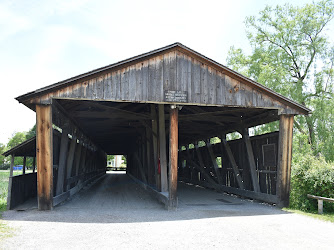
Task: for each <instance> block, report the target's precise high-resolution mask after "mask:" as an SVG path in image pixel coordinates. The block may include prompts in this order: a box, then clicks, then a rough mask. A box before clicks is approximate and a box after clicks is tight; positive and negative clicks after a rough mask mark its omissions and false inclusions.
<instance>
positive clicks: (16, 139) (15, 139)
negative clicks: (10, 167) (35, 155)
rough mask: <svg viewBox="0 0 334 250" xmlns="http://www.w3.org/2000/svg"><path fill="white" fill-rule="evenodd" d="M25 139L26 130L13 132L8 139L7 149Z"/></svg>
mask: <svg viewBox="0 0 334 250" xmlns="http://www.w3.org/2000/svg"><path fill="white" fill-rule="evenodd" d="M25 140H26V132H16V133H14V134H13V136H12V138H10V139H9V142H8V143H7V147H8V148H9V149H11V148H13V147H15V146H17V145H19V144H20V143H22V142H24V141H25Z"/></svg>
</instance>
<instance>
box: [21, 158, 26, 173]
mask: <svg viewBox="0 0 334 250" xmlns="http://www.w3.org/2000/svg"><path fill="white" fill-rule="evenodd" d="M26 164H27V157H26V156H24V157H23V167H22V174H23V175H25V174H26Z"/></svg>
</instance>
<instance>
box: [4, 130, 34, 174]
mask: <svg viewBox="0 0 334 250" xmlns="http://www.w3.org/2000/svg"><path fill="white" fill-rule="evenodd" d="M35 135H36V125H34V126H33V127H32V128H31V129H30V130H29V131H27V132H15V133H13V135H12V137H11V138H10V139H9V141H8V143H7V144H6V145H5V144H3V143H0V170H6V169H9V166H10V156H8V157H4V156H3V155H2V153H4V152H6V151H8V150H10V149H11V148H13V147H15V146H17V145H19V144H20V143H22V142H24V141H26V140H28V139H30V138H32V137H34V136H35ZM22 164H23V157H15V161H14V165H22ZM26 165H27V166H32V159H31V158H27V162H26Z"/></svg>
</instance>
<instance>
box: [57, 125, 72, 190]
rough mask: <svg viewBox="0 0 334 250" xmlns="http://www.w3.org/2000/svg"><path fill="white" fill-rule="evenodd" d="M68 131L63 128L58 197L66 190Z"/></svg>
mask: <svg viewBox="0 0 334 250" xmlns="http://www.w3.org/2000/svg"><path fill="white" fill-rule="evenodd" d="M68 141H69V139H68V131H67V130H66V129H64V128H63V131H62V134H61V139H60V152H59V162H58V178H57V187H56V195H60V194H62V193H63V190H64V180H65V172H66V160H67V153H68Z"/></svg>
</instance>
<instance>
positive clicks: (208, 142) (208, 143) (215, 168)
mask: <svg viewBox="0 0 334 250" xmlns="http://www.w3.org/2000/svg"><path fill="white" fill-rule="evenodd" d="M206 148H207V149H208V151H209V155H210V159H211V162H212V165H213V168H214V170H215V173H216V176H217V179H218V183H219V185H222V184H223V181H222V176H221V174H220V170H219V167H218V164H217V160H216V157H215V155H214V153H213V150H212V145H211V143H210V139H208V140H207V141H206Z"/></svg>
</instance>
